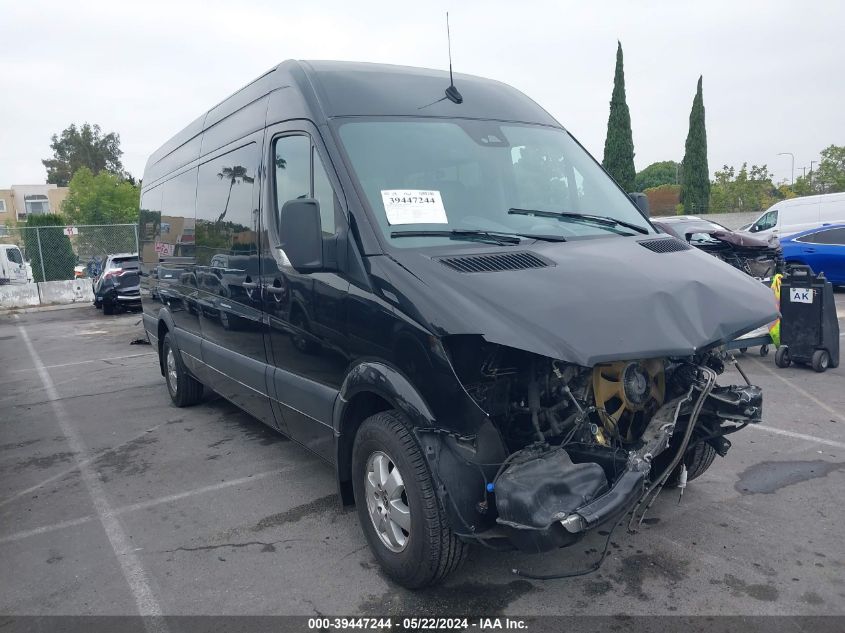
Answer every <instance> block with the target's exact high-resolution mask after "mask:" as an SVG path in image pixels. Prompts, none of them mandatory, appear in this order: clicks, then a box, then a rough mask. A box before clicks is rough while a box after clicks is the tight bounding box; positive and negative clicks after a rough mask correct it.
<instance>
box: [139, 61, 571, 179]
mask: <svg viewBox="0 0 845 633" xmlns="http://www.w3.org/2000/svg"><path fill="white" fill-rule="evenodd" d="M454 77H455V86H456V87H457V88H458V90H459V91H460V92H461V94H462V95H463V99H464V100H463V103H462V104H456V103H453V102H451V101H449V100H448V99H445V98H443V97H444V96H445V94H444V93H445V90H446V88H447V87H448V86H449V73H448V72H447V71H442V70H432V69H426V68H413V67H408V66H394V65H390V64H370V63H362V62H339V61H297V60H288V61H285V62H282V63H281V64H279V65H278V66H276V67H275V68H273V69H272V70H270V71H268V72H266V73H264V74H263V75H261V76H260V77H258V78H257V79H255V80H253V81H252V82H250V83H249V84H247V85H246V86H244V87H243V88H241V89H240V90H238V91H237V92H235V93H234V94H232V95H231V96H229V97H228V98H226V99H225V100H223V101H221V102H220V103H219V104H217V105H216V106H214V107H213V108H211V109H210V110H208V111H207V112H205V113H204V114H202V115H201V116H200V117H199V118H197V119H196V120H195V121H194V122H193V123H191V124H190V125H189V126H188V127H186V128H185V129H184V130H182V131H181V132H179V133H178V134H176V135H175V136H173V138H171V139H170V140H169V141H167V142H166V143H164V145H162V146H161V147H160V148H159V149H158V150H156V151H155V152H154V153H153V154H152V156H150V159H149V161H148V162H147V167H146V170H145V174H146V176H145V181H144V185H145V188H146V186H147V185H152V184H154V181H156V180H158V179H159V178H160V177H161V176H164V175H165V174H167V173H169V172H170V171H172V170H173V169H174V168H178V167H179V166H181V165H184V164H187V163H189V162H191V161H192V160H195V159H196V158H199V156H201V155H204V154H205V153H207V151H211V150H213V149H215V147H211V146H210V144H209V143H207V142H205V141H203V142H202V143H200V141H199V139H200V137H201V135H202V133H203V132H205V131H208V130H211V129H212V128H214V127H215V126H217V125H219V124H221V123H222V122H223V121H224V120H225V119H227V117H230V116H231V115H233V114H235V113H241V112H243V114H244V116H243V117H241V116H238V117H232V118H233V119H243V127H241V128H240V129H239V130H238V131H237V134H238V135H240V136H243V135H244V134H245V133H249V132H250V131H252V130H251V129H249V125H250V124H249V123H248V122H247V121H250V122H252V123H253V125H254V124H255V121H256V119H261V120H258V121H257V123H258V124H259V127H260V126H263V125H264V124H265V122H266V124H268V125H269V124H271V123H275V122H277V121H282V120H285V119H293V118H305V119H310V120H312V121H313V122H314V123H315V124H316V125H317V126H318V127H319V126H321V125H325V124H326V123H327V121H328V120H329V119H332V118H336V117H346V116H426V117H462V118H473V119H498V120H505V121H516V122H523V123H535V124H541V125H551V126H555V127H561V126H560V124H559V123H558V122H557V121H555V119H554V118H553V117H552V116H551V115H550V114H549V113H548V112H546V111H545V110H544V109H543V108H541V107H540V106H539V105H537V103H536V102H534V101H533V100H532V99H530V98H528V97H527V96H525V95H524V94H523V93H521V92H519V91H518V90H516V89H514V88H512V87H510V86H508V85H506V84H503V83H501V82H499V81H495V80H492V79H484V78H482V77H476V76H473V75H464V74H461V73H456V74H455V76H454ZM271 93H272V94H271ZM268 95H270V98H269V99H264V98H265V97H267V96H268ZM249 111H252V112H251V113H250V112H249ZM229 123H230V122H229V121H227V125H229ZM256 129H258V127H256ZM233 133H234V130H233ZM214 136H215V137H216V136H220V138H219V140H218V139H216V138H215V139H214V141H215V143H214V144H215V145H216V146H217V147H220V146H221V144H222V143H225V142H226V141H227V139H228V138H229V136H231V135H230V134H227V133H226V132H225V131H223V130H221V134H220V135H216V134H215V135H214ZM234 138H235V137H234V136H232V139H231V140H234ZM210 142H211V139H210Z"/></svg>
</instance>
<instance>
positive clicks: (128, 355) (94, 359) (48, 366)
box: [9, 352, 157, 374]
mask: <svg viewBox="0 0 845 633" xmlns="http://www.w3.org/2000/svg"><path fill="white" fill-rule="evenodd" d="M141 356H157V353H156V352H146V353H144V354H127V355H126V356H109V357H107V358H92V359H91V360H79V361H76V362H74V363H62V364H60V365H44V369H58V368H59V367H73V366H75V365H85V364H86V363H104V362H106V361H110V360H124V359H127V358H140V357H141ZM25 371H38V368H37V367H27V368H25V369H13V370H12V371H10V372H9V373H11V374H19V373H21V372H25Z"/></svg>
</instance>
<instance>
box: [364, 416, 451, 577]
mask: <svg viewBox="0 0 845 633" xmlns="http://www.w3.org/2000/svg"><path fill="white" fill-rule="evenodd" d="M352 486H353V489H354V492H355V504H356V506H357V510H358V521H359V523H360V524H361V528H362V529H363V530H364V536H365V537H366V539H367V542H368V543H369V545H370V549H372V551H373V554H374V555H375V557H376V559H377V560H378V561H379V563H380V565H381V567H382V569H383V570H384V571H385V573H386V574H387V575H388V576H390V577H391V578H393V579H394V580H395V581H396V582H398V583H399V584H400V585H402V586H404V587H407V588H408V589H418V588H420V587H425V586H427V585H432V584H436V583H438V582H440V581H442V580H443V579H444V578H445V577H446V576H447V575H449V574H450V573H451V572H453V571H454V570H455V569H457V568H458V566H459V565H460V564H461V563H462V562H463V560H464V559H465V558H466V553H467V550H468V546H467V545H466V544H465V543H463V542H462V541H460V540H459V539H458V537H457V536H455V534H454V532H452V530H451V528H450V527H449V524H448V521H447V519H446V514H445V512H444V510H443V508H442V507H441V504H440V501H439V499H438V497H437V494H436V492H435V489H434V482H433V480H432V476H431V473H430V472H429V468H428V463H427V462H426V460H425V458H424V457H423V455H422V452H421V451H420V448H419V445H418V444H417V441H416V439H415V438H414V436H413V434H412V433H411V431H410V429H409V426H408V423H407V421H406V419H405V417H404V416H403V415H402V414H401V413H399V412H398V411H395V410H394V411H383V412H381V413H377V414H375V415H373V416H370V417H369V418H367V419H366V420H364V422H363V423H362V424H361V427H360V429H359V430H358V433H357V435H356V436H355V444H354V446H353V449H352Z"/></svg>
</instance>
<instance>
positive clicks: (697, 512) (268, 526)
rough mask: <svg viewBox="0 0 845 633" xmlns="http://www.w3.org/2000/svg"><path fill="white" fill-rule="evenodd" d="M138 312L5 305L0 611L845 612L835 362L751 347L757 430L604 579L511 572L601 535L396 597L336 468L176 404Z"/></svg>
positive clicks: (738, 440) (485, 557) (840, 412)
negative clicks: (790, 358)
mask: <svg viewBox="0 0 845 633" xmlns="http://www.w3.org/2000/svg"><path fill="white" fill-rule="evenodd" d="M837 302H838V304H839V314H840V317H843V316H845V293H842V292H839V293H837ZM138 321H139V315H137V314H126V315H120V316H116V317H105V316H103V315H102V314H101V313H99V312H97V311H96V310H94V308H92V307H89V306H84V307H78V308H72V309H66V310H57V311H43V312H33V313H27V314H18V315H15V314H5V315H2V316H0V358H2V363H0V384H2V385H3V389H2V391H1V392H0V420H1V421H2V422H0V569H2V570H3V571H2V576H3V577H4V581H3V582H2V583H0V613H2V614H6V615H19V614H38V615H46V614H63V615H68V614H106V615H118V614H136V613H137V612H138V609H139V605H140V606H141V608H144V606H146V607H149V608H151V609H152V608H154V607H155V608H158V609H159V611H158V612H159V613H164V614H168V615H171V614H180V615H181V614H185V615H188V614H267V615H269V614H298V615H315V614H332V615H352V614H356V615H364V614H372V615H387V614H416V615H446V616H452V615H459V614H483V615H495V614H502V615H507V614H512V615H527V614H531V615H540V614H569V615H592V614H614V615H615V614H627V615H636V614H676V615H699V614H711V615H717V614H719V615H724V614H744V615H759V614H790V615H830V614H840V615H841V614H845V547H843V543H842V535H843V525H845V507H843V504H842V497H843V494H842V491H843V489H845V488H843V486H845V368H843V367H840V368H838V369H835V370H829V371H828V372H827V373H825V374H816V373H815V372H813V371H812V370H809V369H807V368H795V367H791V368H789V369H786V370H781V369H778V368H776V367H775V365H774V361H773V354H770V355H769V356H768V357H766V358H760V357H759V356H757V355H756V350H751V351H750V353H749V354H748V356H747V357H746V358H745V359H744V360H743V367H744V369H745V370H746V372H747V373H748V374H749V376H750V377H751V379H752V381H753V382H755V383H756V384H759V385H761V386H762V387H763V388H764V390H765V415H764V425H763V426H762V427H759V428H755V429H746V430H745V431H743V432H742V433H738V434H736V435H734V436H732V440H733V442H734V447H733V449H732V450H731V452H730V454H729V455H728V457H727V458H726V459H724V460H718V462H717V463H716V464H715V465H714V466H713V467H712V468H711V469H710V470H709V471H708V472H707V473H706V474H705V475H704V476H703V477H702V478H700V479H699V480H696V481H695V482H693V483H692V484H691V485H690V486H689V487H688V488H687V490H686V493H685V494H684V496H683V499H682V500H681V502H680V503H679V502H678V496H677V494H676V493H674V492H673V493H671V494H670V493H664V494H663V495H662V496H661V497H660V498H659V499H658V501H657V503H656V504H655V506H654V507H653V508H652V510H651V512H650V514H649V518H648V519H646V522H645V524H644V525H643V526H642V529H641V530H640V531H639V533H637V534H627V533H625V532H624V530H623V529H619V530H617V531H616V532H614V533H613V535H612V539H611V545H610V554H609V556H608V558H607V560H606V562H605V564H604V566H603V567H602V568H601V569H600V570H599V571H598V572H596V573H593V574H591V575H588V576H585V577H582V578H575V579H567V580H556V581H546V582H541V581H533V580H526V579H524V578H521V577H518V576H515V575H514V574H513V572H512V569H513V568H520V569H527V570H531V571H533V572H536V573H550V572H556V571H566V570H574V569H580V568H583V567H586V566H588V565H589V564H591V563H592V562H593V561H594V560H595V559H596V557H597V556H598V553H599V551H600V550H601V548H602V547H603V545H604V542H603V540H604V537H603V536H602V535H593V536H591V537H589V538H590V539H592V540H588V541H584V542H582V544H580V545H579V546H576V547H573V548H571V549H569V550H560V551H558V552H554V553H552V554H550V555H543V556H541V557H526V556H523V555H519V554H515V553H506V554H501V553H495V552H492V551H489V550H484V549H481V548H475V549H474V550H473V551H472V553H471V555H470V559H469V561H468V562H467V564H466V565H465V566H464V567H463V568H462V569H461V570H460V571H459V572H458V573H456V574H455V575H453V576H452V577H451V578H450V579H449V580H448V582H447V584H446V585H445V586H442V587H438V588H434V589H430V590H426V591H419V592H409V591H406V590H404V589H401V588H399V587H397V586H395V585H394V584H392V583H391V582H390V581H388V580H387V579H386V578H385V577H384V576H383V575H382V574H381V573H380V572H379V570H378V567H377V566H376V564H375V562H374V559H373V558H372V556H371V555H370V552H369V550H368V548H367V546H366V543H365V541H364V537H363V534H362V533H361V531H360V529H359V527H358V520H357V515H356V514H355V513H354V512H349V511H347V512H343V511H341V509H340V507H339V505H338V502H337V498H336V496H335V485H334V479H333V473H332V470H331V468H330V467H329V466H327V465H325V464H324V463H322V462H321V461H320V460H319V459H318V458H316V457H313V456H312V455H310V454H308V453H307V452H306V451H305V450H304V449H301V448H299V447H298V446H297V445H295V444H294V443H292V442H289V441H286V440H285V439H284V438H282V437H281V436H279V435H277V434H276V433H275V432H273V431H271V430H270V429H268V428H266V427H264V426H263V425H262V424H260V423H259V422H257V421H255V420H254V419H252V418H250V417H249V416H247V415H246V414H244V413H241V412H240V411H238V410H237V409H236V408H235V407H234V406H232V405H230V404H229V403H227V402H226V401H224V400H222V399H220V398H217V397H215V396H214V395H213V394H212V395H210V396H206V398H205V399H204V401H203V402H202V403H201V404H199V405H198V406H196V407H193V408H188V409H177V408H175V407H174V406H173V405H171V403H170V400H169V398H168V396H167V391H166V388H165V385H164V381H163V379H162V377H161V375H160V374H159V372H158V367H157V364H156V359H155V355H154V351H153V350H152V349H151V348H150V347H149V346H141V345H136V346H133V345H130V341H132V340H133V339H137V338H138V337H140V336H142V331H141V329H140V325H138V324H137V323H138ZM840 324H841V327H842V330H843V332H845V321H843V319H841V318H840ZM735 378H736V379H737V380H739V378H738V376H735ZM724 381H725V379H724V378H723V382H724Z"/></svg>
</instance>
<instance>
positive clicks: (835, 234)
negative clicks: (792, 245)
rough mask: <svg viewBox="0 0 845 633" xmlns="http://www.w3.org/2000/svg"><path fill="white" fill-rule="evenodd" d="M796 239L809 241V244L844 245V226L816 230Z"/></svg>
mask: <svg viewBox="0 0 845 633" xmlns="http://www.w3.org/2000/svg"><path fill="white" fill-rule="evenodd" d="M797 241H799V242H810V243H811V244H838V245H842V246H845V228H843V229H828V230H826V231H818V232H816V233H812V234H811V235H805V236H804V237H802V238H800V239H798V240H797Z"/></svg>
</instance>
